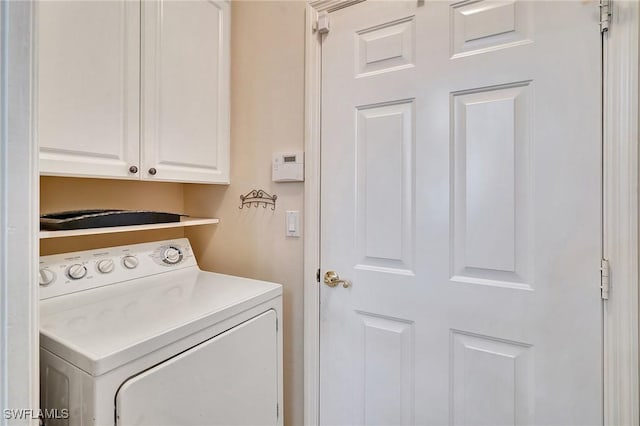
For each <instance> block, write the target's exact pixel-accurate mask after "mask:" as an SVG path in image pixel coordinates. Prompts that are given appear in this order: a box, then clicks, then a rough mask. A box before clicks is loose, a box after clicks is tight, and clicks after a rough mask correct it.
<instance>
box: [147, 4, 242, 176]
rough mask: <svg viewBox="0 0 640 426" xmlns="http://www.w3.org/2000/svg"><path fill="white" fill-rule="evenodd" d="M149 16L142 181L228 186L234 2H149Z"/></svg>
mask: <svg viewBox="0 0 640 426" xmlns="http://www.w3.org/2000/svg"><path fill="white" fill-rule="evenodd" d="M142 16H143V21H142V136H141V137H142V143H141V151H142V153H141V156H142V163H141V169H142V170H141V176H142V178H143V179H152V180H164V181H181V182H204V183H228V181H229V48H230V44H229V43H230V40H229V36H230V29H229V24H230V5H229V3H228V1H225V0H221V1H207V0H185V1H164V0H160V1H143V2H142Z"/></svg>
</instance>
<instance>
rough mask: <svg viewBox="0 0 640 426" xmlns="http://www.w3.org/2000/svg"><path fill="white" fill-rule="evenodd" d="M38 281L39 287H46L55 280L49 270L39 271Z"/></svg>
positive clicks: (54, 275) (54, 276)
mask: <svg viewBox="0 0 640 426" xmlns="http://www.w3.org/2000/svg"><path fill="white" fill-rule="evenodd" d="M39 277H40V278H39V281H40V285H41V286H46V285H49V284H51V283H52V282H54V281H55V279H56V274H54V273H53V271H52V270H51V269H49V268H42V269H40V274H39Z"/></svg>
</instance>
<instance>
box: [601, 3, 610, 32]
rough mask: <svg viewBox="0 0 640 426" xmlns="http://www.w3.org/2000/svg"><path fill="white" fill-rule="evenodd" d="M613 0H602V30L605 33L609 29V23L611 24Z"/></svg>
mask: <svg viewBox="0 0 640 426" xmlns="http://www.w3.org/2000/svg"><path fill="white" fill-rule="evenodd" d="M611 1H612V0H600V32H601V33H603V34H604V33H606V32H607V31H609V25H610V24H611V14H612V7H611Z"/></svg>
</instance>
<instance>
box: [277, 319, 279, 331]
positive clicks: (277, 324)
mask: <svg viewBox="0 0 640 426" xmlns="http://www.w3.org/2000/svg"><path fill="white" fill-rule="evenodd" d="M278 323H279V322H278V318H276V333H277V332H278Z"/></svg>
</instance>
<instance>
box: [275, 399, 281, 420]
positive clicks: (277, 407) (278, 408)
mask: <svg viewBox="0 0 640 426" xmlns="http://www.w3.org/2000/svg"><path fill="white" fill-rule="evenodd" d="M276 418H277V419H279V418H280V404H279V403H276Z"/></svg>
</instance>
